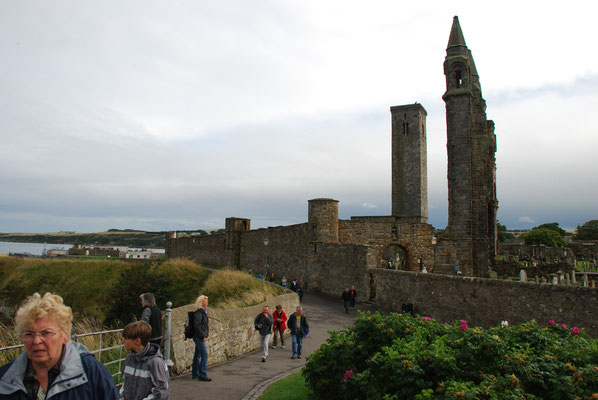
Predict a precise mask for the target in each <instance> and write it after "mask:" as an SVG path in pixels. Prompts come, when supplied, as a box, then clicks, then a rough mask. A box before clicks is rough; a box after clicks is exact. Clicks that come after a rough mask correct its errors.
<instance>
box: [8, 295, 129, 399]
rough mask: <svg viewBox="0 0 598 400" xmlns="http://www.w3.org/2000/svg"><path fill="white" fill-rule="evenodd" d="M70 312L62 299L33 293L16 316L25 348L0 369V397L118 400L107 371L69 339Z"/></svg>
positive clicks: (16, 324) (71, 316)
mask: <svg viewBox="0 0 598 400" xmlns="http://www.w3.org/2000/svg"><path fill="white" fill-rule="evenodd" d="M72 320H73V313H72V310H71V308H70V307H68V306H65V305H64V303H63V301H62V297H60V296H57V295H53V294H51V293H46V294H45V295H43V296H40V295H39V293H34V294H33V295H32V296H30V297H28V298H27V299H26V300H25V301H24V302H23V304H22V305H21V307H20V308H19V309H18V310H17V313H16V315H15V331H16V333H17V335H18V336H20V337H21V339H22V340H23V344H24V345H25V352H23V353H22V354H21V355H20V356H18V357H17V358H16V359H15V360H13V361H11V362H9V363H8V364H6V365H4V366H3V367H2V368H0V399H17V400H21V399H23V400H26V399H35V400H45V399H48V400H50V399H56V400H59V399H61V400H79V399H98V400H99V399H114V400H117V399H120V396H119V394H118V390H117V389H116V386H115V385H114V380H113V379H112V377H111V376H110V373H109V372H108V370H107V369H106V367H104V366H103V365H102V364H100V363H99V362H98V361H97V360H96V358H95V357H94V356H93V355H92V354H91V353H90V352H89V350H87V348H86V347H85V346H83V345H82V344H80V343H75V342H72V341H71V340H70V335H71V325H72Z"/></svg>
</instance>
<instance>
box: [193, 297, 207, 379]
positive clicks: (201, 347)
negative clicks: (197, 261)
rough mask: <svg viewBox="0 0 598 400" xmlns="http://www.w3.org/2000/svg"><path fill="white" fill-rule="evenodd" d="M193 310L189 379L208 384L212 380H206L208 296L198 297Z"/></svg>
mask: <svg viewBox="0 0 598 400" xmlns="http://www.w3.org/2000/svg"><path fill="white" fill-rule="evenodd" d="M195 308H196V309H197V310H196V311H195V313H194V314H193V327H194V328H195V334H194V335H193V341H194V342H195V353H194V354H193V363H192V364H191V379H197V380H199V381H203V382H210V381H211V380H212V378H208V346H207V344H206V340H208V336H209V334H210V326H209V323H208V296H204V295H201V296H199V297H198V298H197V300H195ZM189 323H191V321H189Z"/></svg>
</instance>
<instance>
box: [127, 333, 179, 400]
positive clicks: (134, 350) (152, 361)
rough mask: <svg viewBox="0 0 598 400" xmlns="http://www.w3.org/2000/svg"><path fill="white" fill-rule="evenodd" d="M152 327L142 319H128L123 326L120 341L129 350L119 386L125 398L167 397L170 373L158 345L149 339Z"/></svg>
mask: <svg viewBox="0 0 598 400" xmlns="http://www.w3.org/2000/svg"><path fill="white" fill-rule="evenodd" d="M151 334H152V327H151V326H150V325H149V324H148V323H147V322H144V321H136V322H131V323H130V324H128V325H127V326H125V329H123V333H122V335H123V345H124V347H125V349H127V350H129V351H130V353H129V355H127V358H126V359H125V362H124V365H123V370H122V377H123V383H122V386H121V388H120V396H121V398H122V399H124V400H147V399H153V400H169V399H170V388H169V382H170V376H169V375H168V367H167V366H166V363H165V362H164V359H163V358H162V354H161V353H160V346H158V345H157V344H155V343H152V342H150V341H149V338H150V336H151Z"/></svg>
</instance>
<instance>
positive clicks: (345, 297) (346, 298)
mask: <svg viewBox="0 0 598 400" xmlns="http://www.w3.org/2000/svg"><path fill="white" fill-rule="evenodd" d="M341 299H342V300H343V304H344V306H345V312H346V313H348V312H349V304H350V303H351V292H349V288H345V291H344V292H343V294H341Z"/></svg>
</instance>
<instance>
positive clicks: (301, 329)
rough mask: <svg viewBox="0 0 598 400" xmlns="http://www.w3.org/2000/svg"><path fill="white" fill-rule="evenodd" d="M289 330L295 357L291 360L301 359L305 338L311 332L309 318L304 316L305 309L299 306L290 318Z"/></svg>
mask: <svg viewBox="0 0 598 400" xmlns="http://www.w3.org/2000/svg"><path fill="white" fill-rule="evenodd" d="M288 322H289V329H290V330H291V339H292V340H293V355H292V356H291V358H292V359H293V360H294V359H296V358H301V350H303V337H304V336H306V335H307V333H308V332H309V324H308V322H307V318H306V317H305V315H303V307H301V306H297V311H295V312H294V313H293V314H291V316H290V317H289V321H288Z"/></svg>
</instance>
